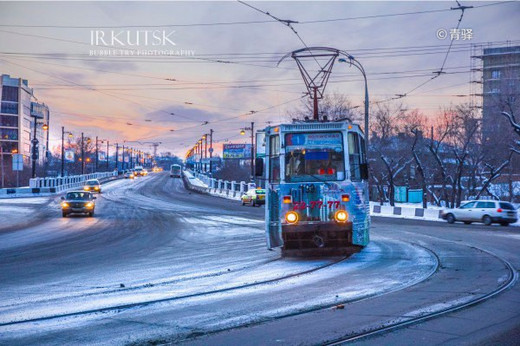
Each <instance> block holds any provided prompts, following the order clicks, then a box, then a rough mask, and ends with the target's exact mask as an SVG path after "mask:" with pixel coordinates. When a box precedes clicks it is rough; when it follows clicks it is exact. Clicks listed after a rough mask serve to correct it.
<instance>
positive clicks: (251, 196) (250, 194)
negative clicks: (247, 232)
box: [241, 189, 265, 207]
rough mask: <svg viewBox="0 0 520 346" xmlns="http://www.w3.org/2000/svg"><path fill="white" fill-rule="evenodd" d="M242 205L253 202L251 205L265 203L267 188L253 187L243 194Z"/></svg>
mask: <svg viewBox="0 0 520 346" xmlns="http://www.w3.org/2000/svg"><path fill="white" fill-rule="evenodd" d="M241 199H242V205H246V204H251V206H253V207H255V206H260V205H262V204H265V190H264V189H251V190H249V191H247V192H246V193H245V194H243V195H242V197H241Z"/></svg>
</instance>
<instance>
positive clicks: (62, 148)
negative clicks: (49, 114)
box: [61, 126, 65, 177]
mask: <svg viewBox="0 0 520 346" xmlns="http://www.w3.org/2000/svg"><path fill="white" fill-rule="evenodd" d="M64 175H65V127H64V126H62V127H61V176H62V177H63V176H64Z"/></svg>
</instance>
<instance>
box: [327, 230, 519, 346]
mask: <svg viewBox="0 0 520 346" xmlns="http://www.w3.org/2000/svg"><path fill="white" fill-rule="evenodd" d="M432 238H436V237H432ZM436 239H439V238H436ZM445 241H447V242H452V241H448V240H445ZM452 243H455V242H452ZM459 245H460V244H459ZM466 246H468V247H470V248H473V249H476V250H479V251H481V252H483V253H486V254H488V255H490V256H492V257H494V258H496V259H497V260H498V261H500V262H501V263H502V264H503V265H504V266H505V268H507V272H508V276H507V279H506V280H504V281H503V282H502V283H501V284H500V285H499V286H498V287H497V288H496V289H494V290H492V291H490V292H488V293H485V294H482V295H480V296H478V297H475V298H468V297H466V299H460V298H459V299H454V300H452V301H451V302H447V303H444V304H437V307H438V308H433V309H432V310H433V311H430V312H425V311H426V308H425V309H423V310H422V311H423V313H421V311H416V312H415V314H416V315H417V316H409V317H401V318H399V319H397V320H394V321H392V322H386V323H383V324H382V325H381V326H379V327H376V328H371V329H368V330H364V331H362V332H357V333H351V334H348V335H346V336H344V337H341V338H339V339H335V340H333V341H330V342H326V343H324V345H331V346H332V345H344V344H347V343H351V342H355V341H360V340H362V339H366V338H370V337H376V336H379V335H382V334H384V333H387V332H391V331H395V330H398V329H402V328H406V327H409V326H412V325H415V324H419V323H421V322H425V321H428V320H432V319H434V318H437V317H441V316H443V315H447V314H449V313H453V312H457V311H461V310H464V309H467V308H469V307H472V306H475V305H477V304H480V303H483V302H485V301H487V300H489V299H491V298H493V297H496V296H497V295H499V294H500V293H502V292H504V291H505V290H507V289H509V288H511V287H513V286H514V285H515V284H516V282H517V281H518V276H519V275H518V272H517V271H516V270H515V268H514V267H513V265H512V264H511V263H510V262H509V261H508V260H506V259H504V258H502V257H500V256H498V255H496V254H495V253H493V252H491V251H487V250H484V249H482V248H479V247H476V246H472V245H468V244H466ZM442 305H444V306H442ZM446 305H447V306H446ZM413 314H414V312H411V313H409V314H404V315H413Z"/></svg>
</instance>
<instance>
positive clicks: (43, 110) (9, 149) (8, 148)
mask: <svg viewBox="0 0 520 346" xmlns="http://www.w3.org/2000/svg"><path fill="white" fill-rule="evenodd" d="M0 100H1V107H0V146H1V147H2V151H3V154H4V157H3V161H4V166H5V167H6V168H10V167H11V161H12V160H11V155H12V154H13V153H19V154H23V157H24V168H28V167H30V162H31V154H32V140H33V138H34V129H35V126H36V139H37V140H38V142H39V145H38V151H39V155H38V160H37V162H38V164H42V163H43V161H44V159H45V152H46V151H47V146H48V131H45V130H44V126H43V124H46V125H48V124H49V116H50V114H49V108H48V107H47V106H46V105H45V104H42V103H38V102H36V99H35V97H34V94H33V90H32V89H31V88H29V83H28V81H27V80H26V79H21V78H11V77H10V76H9V75H5V74H4V75H2V78H1V80H0Z"/></svg>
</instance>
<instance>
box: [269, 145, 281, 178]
mask: <svg viewBox="0 0 520 346" xmlns="http://www.w3.org/2000/svg"><path fill="white" fill-rule="evenodd" d="M269 182H271V183H279V182H280V136H279V135H275V136H271V137H269Z"/></svg>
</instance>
